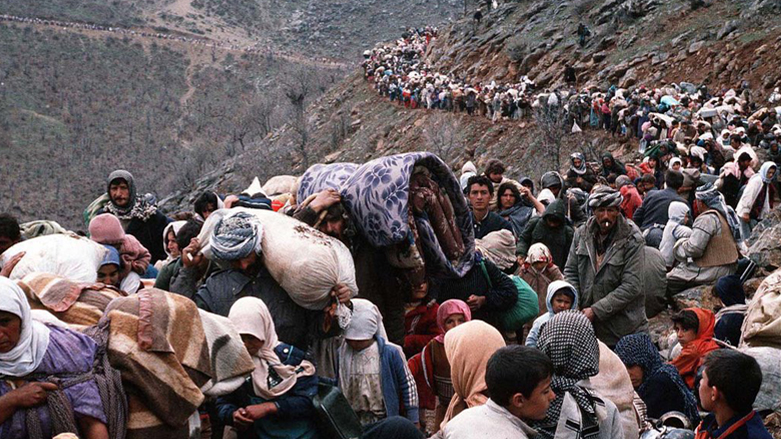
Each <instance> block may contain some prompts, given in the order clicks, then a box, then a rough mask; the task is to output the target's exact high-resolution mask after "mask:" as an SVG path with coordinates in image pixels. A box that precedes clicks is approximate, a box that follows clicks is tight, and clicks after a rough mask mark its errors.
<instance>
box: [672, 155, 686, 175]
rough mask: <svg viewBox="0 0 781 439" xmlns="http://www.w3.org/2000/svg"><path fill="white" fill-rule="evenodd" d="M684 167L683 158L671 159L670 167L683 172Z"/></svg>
mask: <svg viewBox="0 0 781 439" xmlns="http://www.w3.org/2000/svg"><path fill="white" fill-rule="evenodd" d="M682 168H683V160H681V158H680V157H673V158H671V159H670V165H669V169H672V170H673V171H678V172H681V169H682Z"/></svg>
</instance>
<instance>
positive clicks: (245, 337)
mask: <svg viewBox="0 0 781 439" xmlns="http://www.w3.org/2000/svg"><path fill="white" fill-rule="evenodd" d="M241 341H242V343H244V347H245V348H246V349H247V352H249V353H250V355H254V354H255V353H257V352H258V351H259V350H260V348H262V347H263V340H261V339H259V338H257V337H255V336H254V335H251V334H241Z"/></svg>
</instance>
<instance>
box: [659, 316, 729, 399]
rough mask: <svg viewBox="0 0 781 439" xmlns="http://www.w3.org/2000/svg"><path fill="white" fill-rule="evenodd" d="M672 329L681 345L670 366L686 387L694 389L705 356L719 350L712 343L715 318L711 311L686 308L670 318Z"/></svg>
mask: <svg viewBox="0 0 781 439" xmlns="http://www.w3.org/2000/svg"><path fill="white" fill-rule="evenodd" d="M672 322H673V327H674V328H675V331H676V333H677V335H678V343H680V344H681V347H682V348H683V349H681V353H680V354H679V355H678V356H677V357H675V359H673V360H672V361H671V362H670V364H672V365H673V366H675V368H676V369H678V373H679V374H680V375H681V378H683V380H684V381H685V382H686V385H687V386H688V387H689V388H690V389H692V388H694V379H695V377H696V376H697V370H698V369H699V368H700V366H701V365H702V362H703V360H704V359H705V355H706V354H707V353H708V352H710V351H715V350H716V349H719V345H718V344H717V343H716V342H715V341H713V330H714V327H715V325H716V317H715V316H714V315H713V312H712V311H709V310H707V309H702V308H687V309H685V310H683V311H681V312H679V313H678V314H676V315H674V316H673V317H672Z"/></svg>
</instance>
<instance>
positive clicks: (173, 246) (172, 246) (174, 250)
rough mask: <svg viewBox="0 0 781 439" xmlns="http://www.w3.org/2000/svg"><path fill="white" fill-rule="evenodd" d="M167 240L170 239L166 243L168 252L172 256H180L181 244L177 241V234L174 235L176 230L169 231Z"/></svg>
mask: <svg viewBox="0 0 781 439" xmlns="http://www.w3.org/2000/svg"><path fill="white" fill-rule="evenodd" d="M166 240H167V241H168V242H167V243H166V248H168V253H170V254H171V257H174V258H177V257H179V255H181V251H180V250H179V244H177V243H176V236H174V232H168V237H167V238H166Z"/></svg>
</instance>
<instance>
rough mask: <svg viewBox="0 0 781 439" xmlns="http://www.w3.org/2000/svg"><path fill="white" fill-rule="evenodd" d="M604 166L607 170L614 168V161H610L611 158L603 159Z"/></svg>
mask: <svg viewBox="0 0 781 439" xmlns="http://www.w3.org/2000/svg"><path fill="white" fill-rule="evenodd" d="M602 166H604V167H606V168H609V167H611V166H613V160H610V159H609V158H604V159H602Z"/></svg>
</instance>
